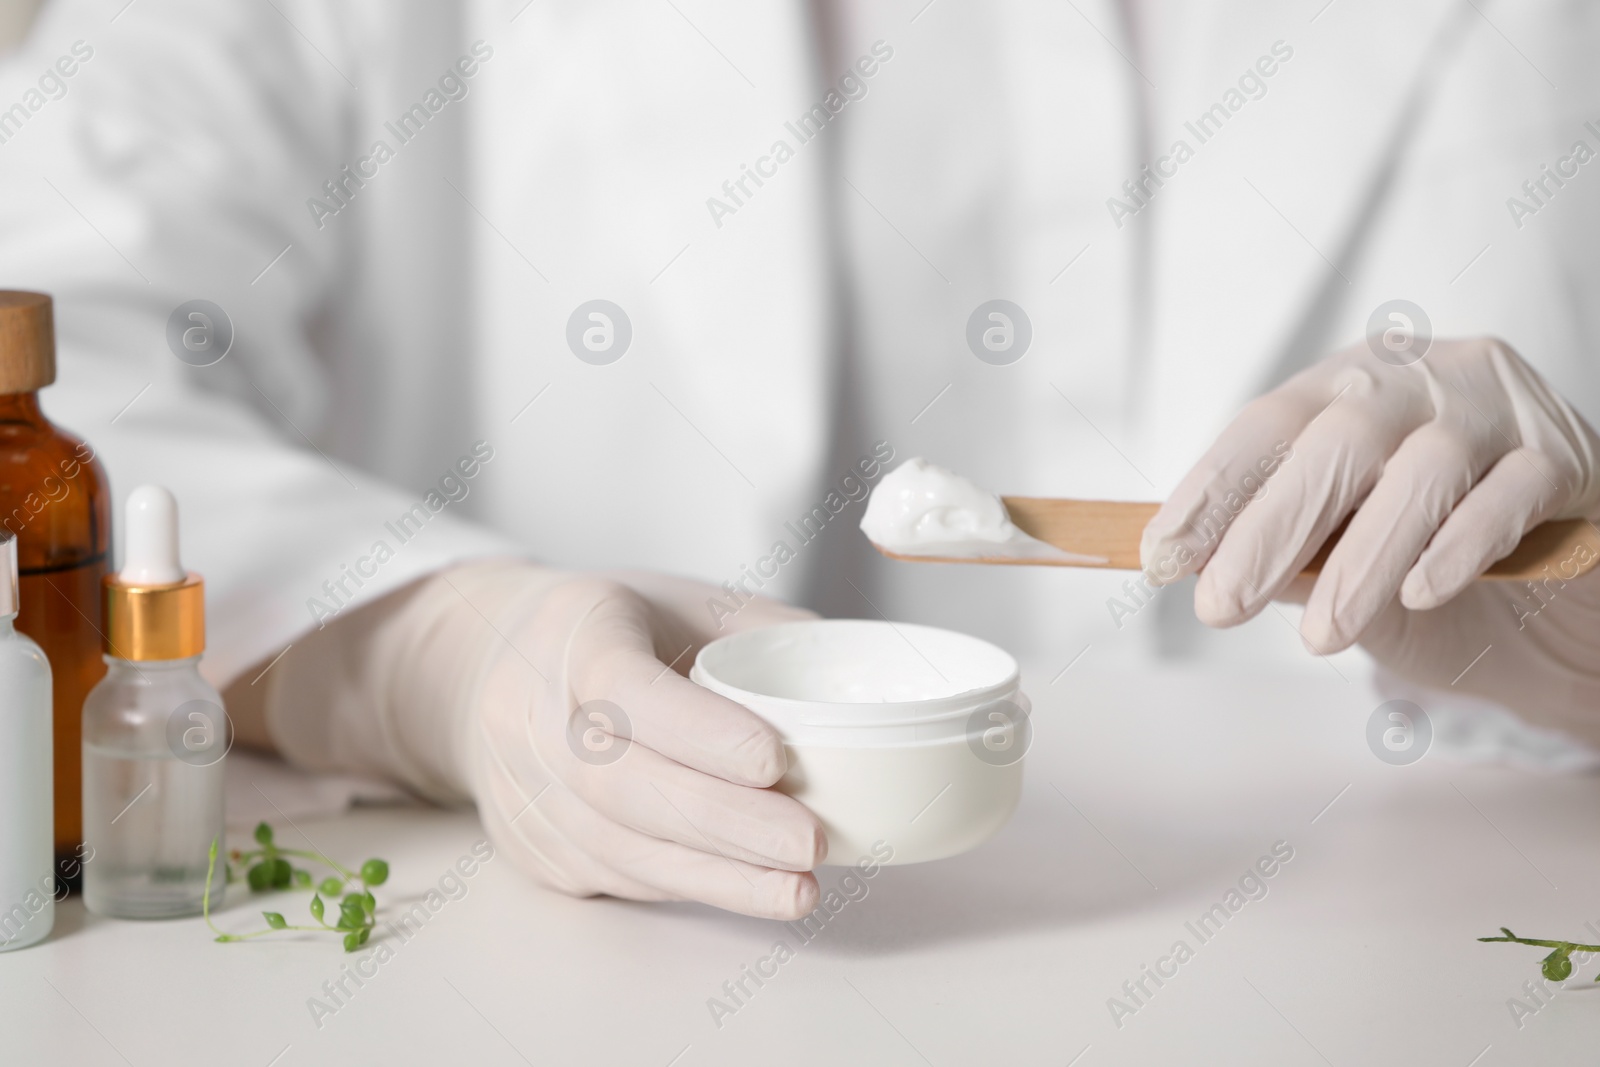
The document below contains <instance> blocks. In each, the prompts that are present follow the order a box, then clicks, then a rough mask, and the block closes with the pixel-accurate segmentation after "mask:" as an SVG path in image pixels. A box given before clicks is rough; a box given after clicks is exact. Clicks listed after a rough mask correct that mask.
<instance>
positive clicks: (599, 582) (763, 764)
mask: <svg viewBox="0 0 1600 1067" xmlns="http://www.w3.org/2000/svg"><path fill="white" fill-rule="evenodd" d="M711 597H719V598H721V592H720V591H719V590H715V589H713V588H711V587H709V586H705V585H701V584H700V583H696V582H689V581H683V580H679V579H674V578H667V577H662V576H656V575H643V574H640V575H619V576H616V577H615V578H614V579H608V578H605V577H598V576H588V575H572V574H565V573H561V572H556V571H551V570H548V569H546V568H542V567H537V566H534V565H531V564H527V563H522V562H492V563H479V564H474V565H470V566H464V567H458V568H455V569H452V570H449V571H446V572H444V573H441V574H438V575H435V576H433V577H431V578H428V579H425V580H423V581H421V582H419V583H417V584H416V585H415V586H412V587H411V588H409V589H407V590H403V591H402V592H400V593H396V594H393V595H391V596H389V597H387V598H385V599H384V600H382V601H379V602H377V603H375V604H373V605H370V606H368V607H365V608H363V609H361V610H360V611H359V612H356V613H355V614H353V615H351V616H350V617H341V618H339V619H336V620H334V621H333V622H332V623H330V624H329V625H328V626H327V627H326V628H325V629H323V630H321V631H318V632H316V633H314V634H312V635H311V636H310V637H308V638H305V639H303V640H302V641H301V642H300V643H297V644H296V645H295V646H294V648H293V650H292V652H291V654H290V655H287V656H285V657H284V659H283V661H282V663H280V664H279V665H278V666H277V667H275V668H273V670H272V671H271V672H270V673H269V675H268V677H269V679H271V688H270V689H269V691H268V694H267V697H266V719H267V725H268V728H269V730H270V732H271V735H272V739H273V741H274V743H275V744H276V745H277V747H278V749H279V750H280V751H281V752H283V753H284V754H285V755H286V756H288V757H289V758H290V759H291V760H293V761H294V762H296V763H299V764H302V765H305V766H309V767H313V768H316V769H330V770H332V769H339V770H349V771H360V772H365V773H369V774H374V773H375V774H380V775H384V776H387V777H390V778H393V779H397V780H399V781H400V782H402V783H404V784H406V785H408V786H410V787H411V788H413V789H415V790H416V791H418V792H420V793H422V794H424V795H426V796H429V797H431V798H433V799H435V800H439V801H442V802H451V801H455V802H460V801H463V800H465V799H467V798H469V797H470V798H472V799H475V800H476V801H477V804H478V811H479V814H480V816H481V817H482V819H483V822H484V825H485V827H486V829H487V830H488V832H489V835H490V837H491V838H492V839H493V841H494V843H495V845H496V846H497V847H498V848H500V849H501V850H502V851H503V852H504V853H505V854H507V855H510V856H511V857H513V859H514V861H515V862H516V863H517V864H518V865H519V866H521V867H522V868H523V869H524V870H526V871H527V872H528V873H529V874H531V875H532V876H533V877H534V878H535V879H537V880H538V881H539V882H541V883H543V884H544V885H546V886H549V887H551V888H554V889H557V890H560V891H561V892H564V893H570V894H574V895H584V896H587V895H595V894H602V893H604V894H610V895H612V896H618V897H627V898H631V899H635V900H699V901H704V902H706V903H709V904H714V905H716V906H717V907H721V908H726V909H728V910H730V911H737V912H742V913H744V914H747V915H756V916H763V917H770V918H781V919H792V918H798V917H799V916H802V915H805V914H807V913H808V912H810V911H811V910H812V909H813V908H815V907H816V904H817V897H818V889H817V882H816V878H815V877H814V876H813V875H811V874H810V873H808V872H809V871H810V870H811V868H812V867H814V866H815V865H816V864H817V863H818V862H819V861H820V860H821V859H822V858H823V855H824V852H825V850H826V848H827V844H826V841H827V839H826V836H825V834H824V832H823V829H822V825H821V823H820V822H819V821H818V820H817V818H816V817H815V816H814V815H812V814H811V812H810V811H808V810H807V809H806V808H805V807H804V806H803V805H801V804H800V803H799V802H798V801H796V800H794V799H792V798H790V797H788V796H785V795H784V794H781V793H778V792H776V791H774V790H772V789H769V788H765V787H767V786H770V785H772V784H773V783H774V782H776V781H777V780H778V779H779V778H780V777H782V775H783V773H784V770H785V767H786V760H785V755H784V750H783V745H782V743H781V742H780V740H779V738H778V736H777V734H776V733H775V732H774V731H773V730H772V728H771V727H769V726H767V725H766V723H764V722H763V721H762V720H761V719H759V718H757V717H756V716H755V715H754V714H753V713H751V712H750V711H748V710H747V709H745V708H744V707H742V706H740V705H738V704H735V703H733V702H732V701H729V700H726V699H724V698H722V697H720V696H717V695H715V694H713V693H711V692H709V691H707V690H705V689H702V688H701V687H700V686H697V685H695V684H694V683H692V682H690V681H689V680H688V679H687V678H685V677H683V674H682V673H680V672H684V673H686V672H687V671H688V669H689V666H690V665H691V664H692V663H693V662H694V657H695V654H696V653H697V652H698V651H699V650H700V647H701V646H702V645H704V644H705V643H707V642H708V641H709V640H711V639H713V638H715V637H718V636H721V634H722V633H731V632H734V631H735V630H738V629H746V628H751V627H754V626H761V625H767V624H770V623H774V622H783V621H788V620H791V619H795V618H800V617H805V615H806V614H807V613H805V612H801V611H799V610H797V609H794V608H789V607H786V606H784V605H782V604H779V603H777V602H775V601H770V600H758V601H753V602H750V603H747V604H746V606H745V607H744V608H743V609H742V610H741V611H740V612H738V613H737V614H736V615H734V616H733V617H732V618H727V619H724V620H723V621H724V623H725V629H723V630H721V631H719V630H718V629H717V628H716V624H715V623H714V621H713V620H712V616H711V613H710V612H709V610H708V609H707V606H706V605H707V600H708V598H711ZM596 701H603V702H609V703H607V704H596V703H592V702H596ZM580 705H584V708H583V714H581V715H579V716H578V717H577V718H576V719H575V718H574V712H575V711H577V710H578V709H579V706H580ZM619 708H620V709H621V714H620V715H619V714H618V713H617V711H616V709H619ZM624 716H625V717H626V720H627V721H628V722H629V723H630V724H631V729H625V728H624V727H623V726H622V722H621V720H622V718H623V717H624ZM619 735H620V736H619ZM629 735H631V736H629Z"/></svg>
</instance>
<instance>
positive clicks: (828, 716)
mask: <svg viewBox="0 0 1600 1067" xmlns="http://www.w3.org/2000/svg"><path fill="white" fill-rule="evenodd" d="M907 649H910V650H911V651H912V652H914V653H915V654H916V656H917V657H919V658H920V659H921V660H922V661H924V662H926V664H927V666H928V667H930V668H932V669H933V671H934V672H935V673H937V674H939V676H940V677H941V679H943V680H944V682H945V683H946V685H947V686H949V687H951V689H950V691H949V692H944V693H936V694H931V695H926V696H910V697H907V698H903V699H892V698H888V697H886V698H884V699H877V700H848V699H845V700H841V699H828V698H826V697H821V696H802V695H792V693H793V691H794V689H795V688H796V686H802V687H803V686H804V685H806V684H808V683H809V682H812V681H813V680H812V679H807V678H805V677H803V674H802V671H803V668H804V667H805V666H806V665H807V664H806V662H805V657H808V656H811V657H821V658H824V659H825V658H827V657H830V656H833V657H837V660H836V663H840V664H843V667H844V669H845V670H849V669H850V667H851V665H852V663H854V664H855V665H859V664H861V663H862V662H864V661H866V660H867V659H868V658H874V659H876V658H877V657H884V656H888V657H892V658H893V659H895V660H896V661H897V662H899V663H900V664H907V663H914V662H915V661H914V660H913V659H912V658H911V657H910V656H908V655H906V653H905V650H907ZM935 658H937V659H939V660H940V661H941V662H942V663H943V664H944V666H945V670H947V671H949V672H950V674H951V675H952V676H953V677H947V676H946V674H945V671H941V670H940V669H939V666H938V665H937V664H935V663H934V659H935ZM892 665H893V664H891V666H892ZM763 669H766V670H767V671H768V673H767V681H768V683H769V684H766V685H757V684H753V683H754V682H756V681H757V680H759V678H760V676H761V674H762V670H763ZM689 677H690V679H691V680H692V681H695V682H697V683H698V684H700V685H702V686H705V687H706V688H708V689H710V690H711V691H712V692H715V693H717V694H719V695H720V696H724V697H727V698H728V699H730V700H734V701H736V702H738V703H741V704H743V705H745V706H746V707H748V708H750V709H751V710H752V711H754V712H755V713H756V714H758V715H760V716H761V717H762V718H763V719H766V720H767V721H768V722H769V723H771V724H772V725H773V726H775V727H777V728H778V730H779V732H780V733H782V734H784V735H785V739H786V740H798V739H801V738H802V737H807V738H810V739H813V740H815V739H817V738H818V734H819V732H822V733H830V732H833V731H839V732H840V734H839V736H840V737H841V738H842V737H851V738H852V739H854V738H855V735H856V734H857V733H858V732H860V731H866V730H874V731H882V732H883V733H882V734H880V736H881V737H891V736H892V737H897V738H903V739H906V740H919V741H925V740H933V739H937V738H940V737H945V736H959V735H962V734H964V733H965V732H966V720H967V719H968V718H970V716H971V715H972V714H973V713H974V712H975V711H977V710H978V709H982V708H986V707H990V706H992V705H994V704H996V703H998V702H1001V701H1007V700H1011V701H1013V702H1016V701H1022V700H1025V698H1023V697H1022V696H1021V693H1020V681H1021V668H1020V667H1019V666H1018V664H1017V661H1016V659H1015V657H1013V656H1012V655H1011V654H1010V653H1008V652H1006V651H1005V650H1004V649H1002V648H1000V647H999V646H997V645H994V644H991V643H990V642H988V641H984V640H983V639H981V638H978V637H973V636H971V635H970V634H964V633H960V632H958V631H954V630H946V629H941V628H939V627H934V626H924V625H921V624H917V623H893V622H889V621H888V620H877V619H804V620H798V621H795V622H786V623H778V624H775V625H773V626H767V627H761V628H759V629H754V630H746V631H742V632H740V633H737V634H730V635H728V636H726V637H721V638H718V639H717V640H715V641H713V642H711V643H710V644H708V645H706V646H705V647H704V648H702V649H701V650H700V653H699V655H697V656H696V657H695V663H694V667H693V669H692V670H691V671H690V675H689ZM775 677H781V679H782V680H781V681H774V678H775ZM823 688H826V686H823ZM785 690H787V692H786V691H785Z"/></svg>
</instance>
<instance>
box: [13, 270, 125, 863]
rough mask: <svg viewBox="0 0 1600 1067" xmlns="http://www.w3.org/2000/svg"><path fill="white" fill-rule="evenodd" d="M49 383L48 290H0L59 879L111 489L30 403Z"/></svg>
mask: <svg viewBox="0 0 1600 1067" xmlns="http://www.w3.org/2000/svg"><path fill="white" fill-rule="evenodd" d="M55 380H56V342H55V327H54V320H53V318H52V313H51V303H50V297H48V296H46V295H45V294H43V293H21V292H8V291H4V290H0V527H3V528H4V529H5V531H6V532H7V533H9V534H11V535H12V536H14V537H16V539H17V562H18V569H19V570H20V572H21V594H22V610H21V611H20V613H19V614H18V615H17V629H19V630H21V631H22V632H23V633H25V634H27V635H28V636H29V637H31V638H33V639H34V640H35V641H37V642H38V643H39V647H41V648H43V649H44V652H45V655H46V656H48V657H49V658H50V670H51V673H52V674H53V675H54V679H55V695H54V709H53V710H54V722H55V738H54V741H55V759H54V792H55V842H56V857H57V859H58V861H60V862H58V864H57V867H58V869H57V871H56V872H55V873H56V874H57V876H58V877H65V876H66V874H68V873H75V872H76V871H77V870H78V865H77V864H76V863H73V862H71V861H72V860H74V859H76V858H77V857H76V850H77V847H78V843H79V842H80V841H81V840H82V839H83V784H82V783H83V772H82V767H83V761H82V747H83V746H82V740H81V738H82V728H83V698H84V697H85V696H86V695H88V692H89V690H90V689H93V688H94V686H95V683H96V682H98V681H99V680H100V679H101V677H103V676H104V675H105V673H106V666H105V663H104V662H103V661H102V660H101V658H100V645H101V636H100V631H101V629H102V627H101V624H100V619H101V614H100V613H101V603H100V600H101V598H100V579H101V578H102V577H104V576H105V575H106V573H107V572H108V571H109V570H110V566H111V492H110V488H109V486H108V484H107V481H106V472H105V468H104V467H102V466H101V465H100V462H99V460H97V459H96V458H95V455H94V450H93V449H92V448H90V447H89V445H88V444H86V443H84V442H82V441H79V440H78V439H77V438H75V437H72V436H71V435H69V434H66V433H63V432H62V431H61V430H60V429H58V428H57V427H55V426H54V425H52V424H51V422H50V420H48V419H46V418H45V417H44V412H43V411H41V410H40V409H39V397H38V393H37V390H39V389H41V388H43V387H44V386H47V385H49V384H50V383H51V382H53V381H55Z"/></svg>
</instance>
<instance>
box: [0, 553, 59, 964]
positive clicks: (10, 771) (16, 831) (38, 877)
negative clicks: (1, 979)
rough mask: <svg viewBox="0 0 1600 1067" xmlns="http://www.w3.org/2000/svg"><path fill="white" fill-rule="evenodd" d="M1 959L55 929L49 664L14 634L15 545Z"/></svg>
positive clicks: (9, 561) (4, 664) (0, 702)
mask: <svg viewBox="0 0 1600 1067" xmlns="http://www.w3.org/2000/svg"><path fill="white" fill-rule="evenodd" d="M0 559H3V563H0V952H3V951H5V950H7V949H13V948H24V947H26V946H28V945H31V944H34V943H35V942H38V941H42V940H44V938H45V936H46V935H48V934H49V933H50V927H51V926H52V925H53V924H54V923H55V905H56V900H55V893H56V881H55V877H54V866H55V860H54V853H55V850H54V848H53V846H52V843H51V842H52V838H53V836H54V835H53V833H52V827H51V815H52V811H53V809H54V806H53V804H52V800H51V785H50V780H51V777H52V775H51V767H50V663H49V661H48V660H46V659H45V657H44V652H42V651H41V650H40V648H39V646H38V645H36V644H34V642H33V640H32V639H31V638H29V637H28V635H27V634H24V633H22V632H21V631H20V630H18V629H17V628H16V625H15V623H16V618H17V605H18V597H17V541H16V538H14V537H6V538H5V539H4V540H3V541H0Z"/></svg>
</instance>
